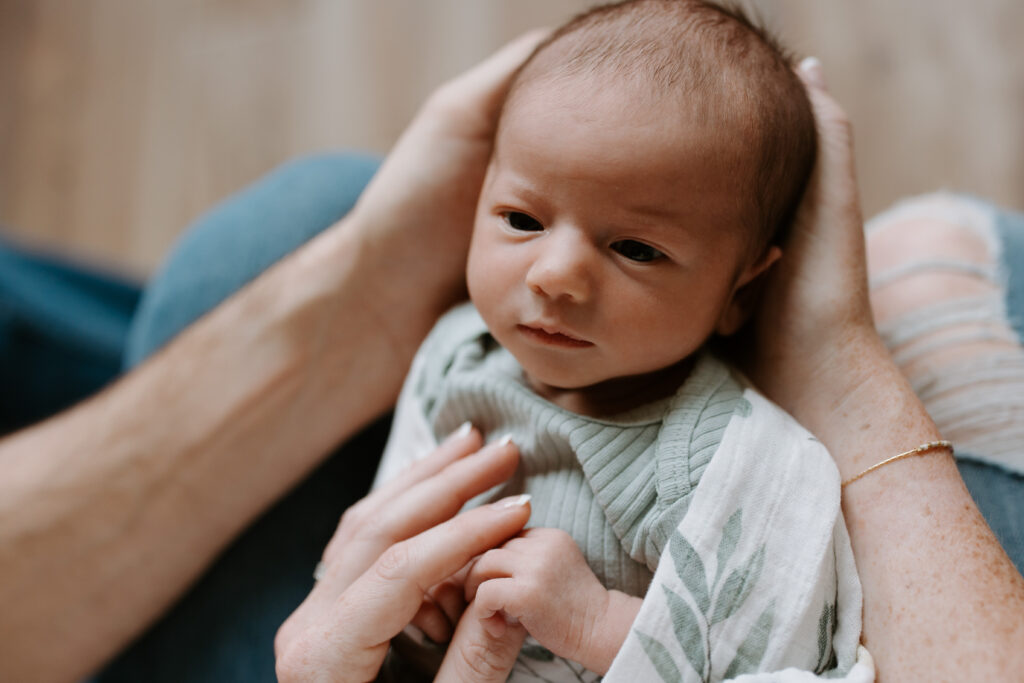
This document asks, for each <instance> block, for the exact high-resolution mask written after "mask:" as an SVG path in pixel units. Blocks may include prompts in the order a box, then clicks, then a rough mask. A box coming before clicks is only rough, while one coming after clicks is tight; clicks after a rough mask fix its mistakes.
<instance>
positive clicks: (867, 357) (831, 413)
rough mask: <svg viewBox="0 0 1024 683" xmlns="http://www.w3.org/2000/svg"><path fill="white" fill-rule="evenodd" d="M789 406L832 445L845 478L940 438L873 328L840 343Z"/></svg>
mask: <svg viewBox="0 0 1024 683" xmlns="http://www.w3.org/2000/svg"><path fill="white" fill-rule="evenodd" d="M787 409H788V410H789V411H790V412H791V413H792V415H793V416H794V417H795V418H796V419H797V421H799V422H800V423H801V424H803V425H804V426H805V427H806V428H807V429H808V430H810V431H811V432H812V433H813V434H814V435H815V436H817V437H818V438H819V439H821V441H822V442H823V443H824V444H825V445H826V447H828V449H829V451H830V452H831V453H832V456H833V458H834V459H835V461H836V465H837V466H838V468H839V472H840V475H841V477H842V479H843V480H844V481H845V480H846V479H848V478H850V477H853V476H856V475H857V474H859V473H860V472H862V471H863V470H864V469H866V468H867V467H870V466H872V465H874V464H876V463H877V462H879V461H880V460H882V459H885V458H887V457H889V456H891V455H894V454H896V453H899V452H901V451H905V450H908V449H910V448H913V447H915V446H917V445H919V444H921V443H925V442H928V441H933V440H936V439H939V438H941V435H940V434H939V432H938V430H937V429H936V427H935V424H934V423H933V422H932V420H931V418H930V417H929V415H928V413H927V411H926V410H925V407H924V405H923V404H922V403H921V401H920V399H918V397H917V395H916V394H915V393H914V391H913V389H912V388H911V386H910V384H909V382H908V381H907V380H906V378H905V377H904V376H903V374H902V373H901V372H900V370H899V368H898V367H897V366H896V364H895V362H894V361H893V359H892V356H891V355H890V354H889V352H888V350H887V349H886V348H885V345H884V344H883V342H882V340H881V338H880V337H879V336H878V334H877V333H876V332H875V331H874V330H873V329H871V330H862V331H857V332H853V333H851V334H850V335H849V336H848V337H846V338H845V339H844V340H843V342H842V343H841V344H840V345H837V346H836V347H835V348H834V350H833V351H832V352H831V353H830V354H829V356H828V357H827V358H825V359H823V360H822V361H821V362H819V364H818V365H817V368H816V372H815V373H814V374H813V375H810V376H808V377H807V378H806V382H805V386H804V391H803V392H802V393H801V394H800V396H799V397H798V398H796V400H795V401H794V402H793V404H792V405H791V406H788V407H787Z"/></svg>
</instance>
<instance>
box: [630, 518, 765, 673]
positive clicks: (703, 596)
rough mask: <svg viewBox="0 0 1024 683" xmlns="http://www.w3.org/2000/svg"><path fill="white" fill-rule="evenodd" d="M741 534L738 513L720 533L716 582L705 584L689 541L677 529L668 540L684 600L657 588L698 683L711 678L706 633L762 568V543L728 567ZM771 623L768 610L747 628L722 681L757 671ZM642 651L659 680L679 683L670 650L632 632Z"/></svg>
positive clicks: (732, 610) (738, 602) (743, 597)
mask: <svg viewBox="0 0 1024 683" xmlns="http://www.w3.org/2000/svg"><path fill="white" fill-rule="evenodd" d="M742 532H743V513H742V510H740V509H737V510H736V511H735V512H734V513H733V514H732V515H731V516H730V517H729V520H728V521H727V522H726V523H725V526H724V527H723V528H722V538H721V540H719V543H718V552H717V565H716V569H715V578H714V581H713V582H712V583H711V585H710V586H709V585H708V579H707V571H706V569H705V565H704V561H703V560H702V559H701V557H700V554H699V553H698V552H697V550H696V548H694V547H693V546H692V545H691V544H690V542H689V541H687V540H686V538H685V537H684V536H683V535H682V533H680V532H679V530H678V529H676V530H675V531H674V532H673V533H672V538H671V540H670V541H669V554H670V555H671V556H672V563H673V564H674V565H675V569H676V574H677V575H678V576H679V579H680V581H682V584H683V586H684V587H685V588H686V592H687V593H688V594H689V600H687V599H686V597H685V596H682V595H679V594H678V593H676V592H675V591H673V590H672V589H670V588H668V587H667V586H662V588H663V589H664V593H665V600H666V604H667V606H668V611H669V616H670V617H671V619H672V628H673V631H674V632H675V633H674V635H675V638H676V641H677V643H678V645H679V648H680V649H681V650H682V651H683V654H684V655H685V657H686V660H687V661H688V662H689V664H690V666H691V667H692V668H693V670H694V671H695V672H696V673H697V676H698V677H699V678H700V680H701V681H709V680H711V678H712V671H711V667H712V664H711V628H712V627H713V626H716V625H718V624H721V623H723V622H725V621H727V620H729V619H730V618H731V617H732V616H733V615H735V614H736V612H737V610H739V608H740V607H741V606H742V605H743V604H744V603H745V602H746V601H747V598H748V597H750V593H751V592H752V591H753V589H754V586H755V585H756V584H757V580H758V579H759V578H760V576H761V571H762V569H763V568H764V558H765V548H764V545H763V544H762V545H761V547H759V548H758V549H757V550H755V551H754V552H753V553H751V554H750V556H749V557H747V558H746V559H745V560H743V561H741V562H738V563H737V564H736V565H735V566H732V567H731V568H729V562H730V561H731V560H732V558H733V555H734V554H735V551H736V548H737V546H738V545H739V539H740V536H741V535H742ZM773 622H774V609H773V606H772V605H769V606H768V607H767V608H766V609H765V610H764V611H763V612H762V613H761V616H760V617H758V619H757V621H756V622H755V623H754V624H753V625H752V626H751V628H750V631H749V633H748V634H747V636H746V638H745V639H744V641H743V642H742V643H740V645H739V647H738V648H737V649H736V654H735V656H734V657H733V659H732V662H731V663H730V664H729V666H728V668H727V669H726V671H725V674H724V675H725V677H726V678H729V677H732V676H736V675H739V674H741V673H748V672H751V671H756V670H757V669H758V667H759V666H760V664H761V659H762V658H763V657H764V653H765V650H766V649H767V647H768V637H769V635H770V633H771V630H772V625H773ZM634 633H635V634H636V636H637V638H638V639H639V640H640V644H641V645H642V646H643V650H644V652H645V653H646V654H647V657H648V659H650V660H651V664H653V665H654V668H655V670H656V671H657V672H658V674H659V676H661V678H662V679H663V680H664V681H666V683H670V682H671V683H674V682H675V681H678V680H680V678H681V674H680V672H679V669H678V667H677V666H676V662H675V660H674V659H673V657H672V655H671V650H670V649H669V647H667V646H666V644H665V643H663V642H661V641H659V640H658V639H657V638H654V637H653V636H650V635H648V634H645V633H641V632H640V631H637V630H635V629H634Z"/></svg>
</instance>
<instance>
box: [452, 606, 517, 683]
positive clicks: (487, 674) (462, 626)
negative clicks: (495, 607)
mask: <svg viewBox="0 0 1024 683" xmlns="http://www.w3.org/2000/svg"><path fill="white" fill-rule="evenodd" d="M488 618H489V619H494V618H499V619H500V618H501V617H500V616H499V617H495V616H494V615H488V614H487V613H486V612H485V611H484V610H482V609H480V607H479V606H478V605H477V604H476V603H475V602H474V603H470V605H469V607H467V608H466V611H465V612H463V613H462V618H461V619H459V624H458V626H457V627H456V628H455V635H454V636H452V641H451V643H449V645H448V652H447V653H445V656H444V661H443V662H442V663H441V669H440V671H438V673H437V677H436V678H435V679H434V681H435V683H455V682H456V681H459V682H468V683H492V681H493V683H503V682H504V681H505V680H507V679H508V675H509V673H510V672H511V671H512V667H513V666H515V663H516V657H517V656H518V655H519V650H520V648H522V646H523V640H524V639H525V638H526V629H524V628H523V627H522V626H520V625H518V624H515V625H512V624H509V625H507V626H506V628H504V629H495V628H491V629H487V628H485V627H484V620H485V619H488ZM492 632H493V633H494V634H496V635H491V633H492ZM498 633H500V635H497V634H498Z"/></svg>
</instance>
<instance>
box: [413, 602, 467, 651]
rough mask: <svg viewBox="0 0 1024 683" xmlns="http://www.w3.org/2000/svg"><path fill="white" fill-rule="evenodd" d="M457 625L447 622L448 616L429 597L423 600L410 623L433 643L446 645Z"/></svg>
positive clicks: (455, 622) (454, 622)
mask: <svg viewBox="0 0 1024 683" xmlns="http://www.w3.org/2000/svg"><path fill="white" fill-rule="evenodd" d="M457 623H458V620H456V621H451V620H449V618H448V615H447V614H445V613H444V612H443V611H442V610H441V608H440V607H439V606H438V605H437V603H436V602H434V601H433V600H432V599H431V598H430V597H429V596H428V597H424V598H423V604H422V605H420V609H419V611H417V612H416V616H414V617H413V618H412V621H411V622H410V624H411V625H412V626H415V627H416V628H418V629H419V630H420V631H422V632H423V634H424V635H425V636H426V637H427V638H430V639H431V640H432V641H434V642H435V643H447V642H448V640H449V639H450V638H451V637H452V629H453V628H454V625H455V624H457Z"/></svg>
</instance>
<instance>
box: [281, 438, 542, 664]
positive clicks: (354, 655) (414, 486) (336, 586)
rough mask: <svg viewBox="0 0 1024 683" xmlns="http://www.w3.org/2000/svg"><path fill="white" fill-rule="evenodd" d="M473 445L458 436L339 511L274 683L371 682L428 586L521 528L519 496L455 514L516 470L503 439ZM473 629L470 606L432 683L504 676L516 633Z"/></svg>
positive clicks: (284, 632)
mask: <svg viewBox="0 0 1024 683" xmlns="http://www.w3.org/2000/svg"><path fill="white" fill-rule="evenodd" d="M480 446H481V437H480V435H479V433H477V432H476V431H475V430H465V429H464V430H460V432H458V433H456V434H455V435H453V436H451V437H449V438H448V439H447V440H446V441H445V442H444V443H442V444H441V446H439V447H438V449H437V450H436V451H435V452H434V453H433V454H432V455H431V456H429V457H428V458H425V459H423V460H421V461H419V462H418V463H416V464H415V465H414V466H413V467H411V468H410V469H409V470H408V471H407V472H405V473H404V474H403V475H401V476H399V477H397V478H396V479H395V480H394V481H392V482H390V483H388V484H387V485H386V486H384V487H381V488H379V489H377V490H375V491H374V492H372V493H371V494H370V495H368V496H367V497H366V498H364V499H363V500H362V501H360V502H359V503H357V504H356V505H354V506H353V507H352V508H350V509H349V510H348V511H347V512H346V513H345V514H344V516H343V517H342V520H341V524H340V525H339V527H338V531H337V532H336V534H335V536H334V538H333V539H332V540H331V542H330V544H329V545H328V547H327V550H326V551H325V553H324V559H323V571H321V572H320V574H321V576H320V580H319V581H318V582H317V583H316V584H315V585H314V587H313V590H312V592H311V593H310V594H309V596H308V597H307V598H306V600H305V601H304V602H303V603H302V605H300V606H299V608H298V609H297V610H296V611H295V613H294V614H292V615H291V616H290V617H289V618H288V620H287V621H286V622H285V623H284V625H282V626H281V629H280V630H279V631H278V634H277V639H276V642H275V644H274V645H275V651H276V654H277V674H278V678H279V679H280V680H282V681H313V680H330V681H367V680H372V679H373V678H374V677H375V676H376V675H377V672H378V670H379V669H380V666H381V664H382V662H383V660H384V655H385V654H386V653H387V649H388V645H389V641H390V640H391V638H392V637H394V636H395V635H397V634H398V633H399V632H400V631H401V630H402V629H403V628H404V627H405V626H406V625H407V624H409V623H410V622H411V621H412V620H413V619H414V617H416V615H417V613H418V612H420V611H421V609H423V608H424V606H425V605H430V604H431V603H430V602H429V601H425V600H426V596H427V594H428V591H429V589H430V588H431V587H432V586H434V585H435V584H437V583H439V582H440V581H442V580H444V579H445V578H447V577H449V576H451V575H452V574H454V573H456V572H457V571H459V570H460V569H461V568H462V567H464V566H465V565H466V564H467V563H468V562H469V561H470V560H471V559H472V558H473V557H475V556H476V555H479V554H481V553H483V552H485V551H487V550H489V549H491V548H493V547H496V546H499V545H501V544H502V543H503V542H505V541H506V540H508V539H509V538H511V537H512V536H514V535H515V534H516V533H518V532H519V531H520V530H521V529H522V528H523V526H524V525H525V524H526V521H527V520H528V519H529V516H530V509H529V506H528V505H526V501H524V500H522V499H518V498H517V499H511V500H506V501H499V502H497V503H493V504H491V505H486V506H483V507H479V508H476V509H474V510H471V511H469V512H466V513H464V514H461V515H458V516H455V515H456V513H458V511H459V510H460V509H461V508H462V506H463V505H464V504H465V502H466V501H467V500H469V499H470V498H472V497H473V496H475V495H477V494H479V493H482V492H484V491H486V490H487V489H489V488H491V487H492V486H495V485H497V484H499V483H501V482H502V481H504V480H505V479H507V478H508V477H509V476H511V475H512V473H513V472H514V471H515V468H516V466H517V464H518V460H519V458H518V451H517V450H516V448H515V446H513V445H512V444H511V443H508V442H502V443H498V444H493V445H490V446H487V447H485V448H483V449H481V450H477V449H479V448H480ZM479 622H480V619H479V618H478V616H477V615H475V614H474V610H473V608H472V607H471V608H470V609H469V610H468V611H467V612H466V616H465V617H464V618H463V619H462V620H461V621H460V623H459V625H458V628H457V630H456V633H455V636H454V637H453V639H452V643H451V645H450V646H449V650H448V655H447V656H446V658H445V663H444V665H443V666H442V670H441V674H439V676H438V680H448V679H451V680H471V681H489V680H502V681H503V680H505V677H506V676H507V675H508V672H509V671H510V670H511V668H512V665H513V664H514V662H515V657H516V654H517V653H518V651H519V647H520V645H521V644H522V640H523V637H525V632H524V631H522V630H521V629H518V630H517V629H512V630H510V631H509V632H507V633H506V634H502V635H501V636H500V637H492V636H491V635H490V634H489V633H488V632H486V631H485V630H484V629H483V628H482V626H481V625H480V623H479Z"/></svg>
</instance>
